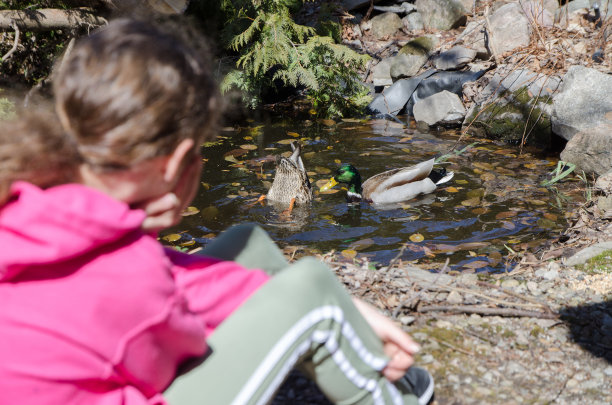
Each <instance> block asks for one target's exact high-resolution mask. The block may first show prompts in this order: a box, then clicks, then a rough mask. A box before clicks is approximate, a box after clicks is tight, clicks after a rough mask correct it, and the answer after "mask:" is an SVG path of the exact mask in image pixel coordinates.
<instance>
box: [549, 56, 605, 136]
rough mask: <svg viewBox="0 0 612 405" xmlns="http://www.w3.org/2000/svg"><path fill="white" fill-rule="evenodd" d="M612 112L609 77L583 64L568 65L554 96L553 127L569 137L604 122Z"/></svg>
mask: <svg viewBox="0 0 612 405" xmlns="http://www.w3.org/2000/svg"><path fill="white" fill-rule="evenodd" d="M610 112H612V76H611V75H607V74H605V73H601V72H599V71H597V70H595V69H590V68H587V67H584V66H571V67H570V68H569V70H568V71H567V73H566V74H565V76H564V77H563V82H562V83H561V86H560V88H559V92H558V93H557V94H556V95H555V96H554V97H553V113H552V117H551V121H552V130H553V132H554V133H556V134H557V135H560V136H561V137H563V138H565V139H567V140H568V141H569V140H570V139H572V137H573V136H574V135H576V134H577V133H579V132H585V131H588V130H589V129H591V128H595V127H598V126H600V125H602V124H605V123H606V122H607V119H606V114H608V113H610Z"/></svg>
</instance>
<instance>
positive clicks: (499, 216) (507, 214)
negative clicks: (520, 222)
mask: <svg viewBox="0 0 612 405" xmlns="http://www.w3.org/2000/svg"><path fill="white" fill-rule="evenodd" d="M515 216H516V211H505V212H500V213H499V214H497V215H495V219H505V218H512V217H515Z"/></svg>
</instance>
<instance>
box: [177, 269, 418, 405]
mask: <svg viewBox="0 0 612 405" xmlns="http://www.w3.org/2000/svg"><path fill="white" fill-rule="evenodd" d="M208 342H209V345H210V347H211V348H212V354H211V355H210V357H209V358H207V359H206V361H205V362H204V363H203V364H201V365H200V366H198V367H197V368H196V369H194V370H192V371H190V372H189V373H188V374H186V375H185V376H182V377H179V378H178V379H177V380H176V381H175V383H174V384H173V385H172V386H171V387H170V389H169V390H168V391H167V392H166V395H167V399H168V401H169V403H170V404H172V405H190V404H204V403H207V404H264V403H267V402H268V401H269V400H270V399H271V398H272V397H273V395H274V393H275V391H276V390H277V388H278V387H279V386H280V385H281V384H282V382H283V380H284V379H285V377H286V376H287V375H288V373H289V372H290V371H291V369H292V368H293V367H295V366H300V367H301V368H302V369H303V370H306V371H307V373H308V374H310V376H311V377H312V378H313V379H314V380H315V381H316V383H317V384H318V385H319V387H320V388H321V390H322V391H323V392H324V393H325V395H326V396H327V397H328V398H329V399H330V400H331V401H332V402H334V403H339V404H416V398H415V397H414V396H412V395H409V394H405V395H402V394H401V393H400V392H399V391H398V390H397V389H396V388H395V386H394V385H393V384H391V383H389V382H388V381H387V380H386V379H385V378H384V377H383V376H382V374H381V373H380V370H381V369H382V368H383V367H384V365H385V364H386V362H387V359H386V358H385V356H384V354H383V351H382V344H381V342H380V340H379V339H378V337H377V336H376V335H375V334H374V332H373V331H372V330H371V328H370V327H369V325H368V324H367V322H366V321H365V320H364V319H363V318H362V317H361V315H360V314H359V313H358V310H357V309H356V308H355V306H354V305H353V303H352V301H351V299H350V297H349V295H348V293H347V292H346V291H345V290H344V288H343V287H342V286H341V285H340V283H338V282H337V280H336V277H335V275H334V274H333V273H332V272H331V271H330V270H329V269H328V268H327V267H326V266H324V265H323V264H322V263H320V262H319V261H317V260H315V259H312V258H305V259H302V260H300V261H298V262H297V263H295V264H294V265H291V266H289V267H288V268H287V269H285V270H283V271H282V272H280V273H279V274H277V275H276V276H275V277H273V278H272V279H271V280H270V281H269V282H268V283H266V284H265V285H264V286H263V287H261V288H260V289H259V290H258V291H257V292H256V293H255V294H254V295H253V296H252V297H251V298H249V299H248V300H247V301H246V302H245V303H244V304H243V305H242V306H241V307H240V308H238V309H237V310H236V311H235V312H234V313H233V314H232V315H231V316H230V317H229V318H228V319H227V320H226V321H224V322H223V323H222V324H221V325H220V326H219V328H218V329H217V330H216V331H215V332H214V334H213V335H212V336H211V337H210V339H209V340H208Z"/></svg>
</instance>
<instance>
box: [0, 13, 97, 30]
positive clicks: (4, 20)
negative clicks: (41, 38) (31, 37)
mask: <svg viewBox="0 0 612 405" xmlns="http://www.w3.org/2000/svg"><path fill="white" fill-rule="evenodd" d="M13 22H14V23H15V24H17V27H19V29H21V30H24V31H51V30H59V29H73V28H78V27H83V26H91V27H97V26H100V25H104V24H106V23H107V21H106V19H104V18H102V17H100V16H98V15H96V14H94V13H93V12H92V11H91V10H89V9H72V10H59V9H54V8H42V9H38V10H0V31H8V30H13Z"/></svg>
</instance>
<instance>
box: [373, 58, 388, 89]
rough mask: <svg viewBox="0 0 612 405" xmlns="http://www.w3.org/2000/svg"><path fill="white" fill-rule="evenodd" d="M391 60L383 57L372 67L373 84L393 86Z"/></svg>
mask: <svg viewBox="0 0 612 405" xmlns="http://www.w3.org/2000/svg"><path fill="white" fill-rule="evenodd" d="M391 62H392V61H391V60H390V58H387V59H383V60H381V61H380V62H378V64H376V66H374V67H373V68H372V76H371V78H372V84H373V85H374V86H391V85H392V84H393V79H391Z"/></svg>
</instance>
